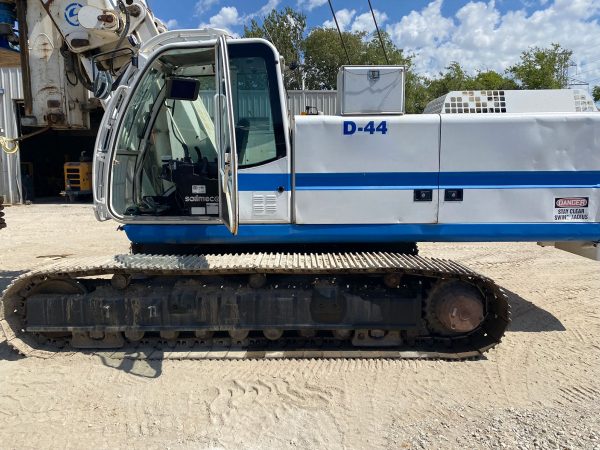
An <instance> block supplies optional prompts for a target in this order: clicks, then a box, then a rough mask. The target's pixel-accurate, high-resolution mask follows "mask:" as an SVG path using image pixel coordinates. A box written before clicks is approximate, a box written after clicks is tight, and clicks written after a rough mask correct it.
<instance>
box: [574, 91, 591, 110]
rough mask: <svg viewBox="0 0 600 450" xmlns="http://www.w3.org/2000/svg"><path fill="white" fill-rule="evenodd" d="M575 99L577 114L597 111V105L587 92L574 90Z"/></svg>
mask: <svg viewBox="0 0 600 450" xmlns="http://www.w3.org/2000/svg"><path fill="white" fill-rule="evenodd" d="M573 98H574V99H575V111H577V112H591V111H596V105H594V101H593V100H592V99H591V98H590V96H589V95H588V94H587V92H585V91H582V90H581V89H575V90H573Z"/></svg>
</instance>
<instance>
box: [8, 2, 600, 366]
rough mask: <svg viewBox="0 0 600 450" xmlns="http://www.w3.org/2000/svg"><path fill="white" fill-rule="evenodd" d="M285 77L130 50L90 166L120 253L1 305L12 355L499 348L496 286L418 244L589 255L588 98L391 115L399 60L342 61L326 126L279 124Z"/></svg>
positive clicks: (205, 43) (596, 166)
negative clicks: (508, 246) (62, 350)
mask: <svg viewBox="0 0 600 450" xmlns="http://www.w3.org/2000/svg"><path fill="white" fill-rule="evenodd" d="M111 14H113V15H114V17H115V18H118V17H121V16H120V15H119V13H118V12H113V13H111ZM115 20H116V19H115ZM120 20H123V18H122V17H121V19H120ZM111 24H112V22H111ZM113 26H114V27H117V24H113ZM121 62H122V57H121ZM123 67H125V66H123ZM282 72H283V70H282V60H281V58H280V56H279V54H278V52H277V50H276V49H275V48H274V47H273V46H272V45H271V44H270V43H269V42H267V41H264V40H261V39H231V38H229V37H228V36H227V35H226V34H225V33H224V32H222V31H219V30H190V31H172V32H166V33H163V34H160V35H158V36H155V37H153V38H152V39H150V40H148V41H147V42H145V43H144V44H143V46H142V47H141V48H140V49H139V51H138V52H136V55H135V58H134V59H132V63H131V64H130V65H129V66H128V67H127V69H126V70H124V72H123V73H122V74H121V75H122V76H121V78H120V86H119V87H118V88H117V89H116V91H114V92H113V93H112V96H111V100H110V102H109V103H108V106H107V109H106V113H105V115H104V119H103V122H102V124H101V127H100V129H99V132H98V137H97V141H96V149H95V155H94V176H95V179H94V189H93V190H94V202H95V213H96V216H97V218H98V219H99V220H107V219H115V220H117V221H118V222H120V223H122V224H123V229H124V230H125V232H126V233H127V236H128V237H129V239H130V240H131V242H132V250H133V251H132V254H130V255H117V256H109V257H107V258H92V259H88V260H84V261H73V262H70V263H69V264H67V265H64V264H63V265H61V266H60V267H54V268H48V269H40V270H37V271H36V272H34V273H32V274H26V275H23V276H22V277H20V278H19V279H17V280H16V281H15V282H14V283H13V285H12V286H11V287H9V289H8V290H7V291H6V292H5V294H4V297H3V299H2V306H3V308H2V309H1V310H0V326H1V327H2V328H3V329H4V331H5V334H7V335H9V334H10V339H9V341H10V342H11V345H14V346H15V347H16V348H18V349H19V350H20V351H21V352H23V353H26V354H27V353H29V352H32V351H39V350H40V347H42V350H48V349H50V350H52V349H53V346H55V345H56V343H57V342H58V343H59V344H60V345H71V346H72V347H75V348H98V347H102V348H120V347H124V346H128V345H137V344H138V343H140V342H144V343H148V342H150V343H151V344H152V345H154V346H161V345H168V346H171V347H173V346H177V345H179V344H180V343H183V344H184V345H185V346H186V347H185V348H186V351H189V350H190V349H196V348H201V349H202V351H203V352H204V353H203V354H211V353H210V351H209V350H213V349H214V348H215V347H216V348H217V349H219V354H223V348H224V347H226V348H228V349H230V348H231V347H233V348H234V351H233V354H234V355H235V357H243V356H248V357H252V358H256V357H262V356H269V355H271V356H275V357H285V356H291V357H317V356H327V357H332V356H333V357H336V356H344V357H347V356H352V357H380V356H385V357H405V356H411V357H414V356H418V357H433V358H458V359H460V358H468V357H473V356H477V355H480V354H482V353H483V352H485V351H487V350H489V349H490V348H492V347H493V346H495V345H496V344H498V343H499V342H500V340H501V338H502V336H503V334H504V331H505V329H506V327H507V325H508V323H509V322H510V311H509V310H510V305H509V301H508V298H507V295H506V292H505V291H504V290H502V289H501V288H500V287H498V286H497V285H496V284H495V283H494V282H493V281H491V280H489V279H487V278H485V277H482V276H480V275H478V274H476V273H474V272H472V271H470V270H469V269H468V268H466V267H464V266H461V265H459V264H456V263H454V262H450V261H440V260H436V259H426V258H421V257H419V256H417V249H416V245H415V243H417V242H422V241H449V242H475V241H532V242H540V243H543V244H544V245H556V246H557V247H559V248H563V249H565V250H568V251H572V252H575V253H579V254H582V255H585V256H588V257H590V258H593V259H597V260H598V259H600V251H599V249H598V242H599V241H600V192H599V188H600V151H599V146H600V115H599V114H598V112H596V111H595V108H594V107H593V104H591V103H590V100H589V97H588V96H586V95H584V94H582V93H581V92H574V91H540V92H528V91H522V92H509V91H466V92H460V93H450V94H449V95H448V96H447V97H444V98H442V99H438V100H436V101H434V102H432V104H431V105H429V107H428V109H427V113H426V114H422V115H405V114H403V111H404V68H402V67H393V66H392V67H390V66H385V67H361V66H357V67H352V66H350V67H344V68H342V69H341V72H340V82H339V84H340V89H339V91H338V96H339V99H338V110H339V114H338V115H335V116H325V115H320V114H315V115H306V116H296V117H289V116H288V113H287V107H286V98H285V97H286V93H285V90H284V88H283V80H282ZM109 78H110V77H109V76H108V75H107V74H102V73H100V74H99V75H98V77H97V79H96V80H97V81H102V80H107V79H109ZM96 84H97V85H98V83H96ZM100 91H102V89H100V90H99V92H100ZM535 104H538V105H540V107H539V108H537V107H534V106H532V105H535ZM536 111H539V112H536ZM371 350H376V351H375V352H371ZM406 351H408V353H406ZM225 353H227V352H225ZM240 355H241V356H240Z"/></svg>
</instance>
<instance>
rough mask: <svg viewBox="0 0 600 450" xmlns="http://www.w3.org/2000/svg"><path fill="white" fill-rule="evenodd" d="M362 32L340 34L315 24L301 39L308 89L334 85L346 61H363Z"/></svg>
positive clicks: (329, 87) (363, 45)
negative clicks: (306, 35)
mask: <svg viewBox="0 0 600 450" xmlns="http://www.w3.org/2000/svg"><path fill="white" fill-rule="evenodd" d="M364 37H365V33H350V32H343V33H342V38H343V40H344V45H345V46H346V49H347V51H348V57H346V52H345V50H344V47H343V46H342V43H341V42H340V36H339V35H338V32H337V30H336V29H334V28H315V29H314V30H312V31H311V32H310V34H309V35H308V37H307V38H306V40H305V41H304V51H305V53H304V72H305V76H306V88H307V89H326V90H330V89H335V88H336V86H337V74H338V70H339V68H340V67H341V66H343V65H346V64H362V62H363V61H364V60H365V59H366V55H365V53H366V48H365V44H364V43H363V38H364Z"/></svg>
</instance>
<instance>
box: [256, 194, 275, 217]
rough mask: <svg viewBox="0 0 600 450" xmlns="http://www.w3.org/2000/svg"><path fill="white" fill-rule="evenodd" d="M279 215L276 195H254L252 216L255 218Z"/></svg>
mask: <svg viewBox="0 0 600 450" xmlns="http://www.w3.org/2000/svg"><path fill="white" fill-rule="evenodd" d="M276 213H277V196H276V195H275V194H266V195H264V194H253V195H252V214H253V215H255V216H265V215H267V216H268V215H273V214H276Z"/></svg>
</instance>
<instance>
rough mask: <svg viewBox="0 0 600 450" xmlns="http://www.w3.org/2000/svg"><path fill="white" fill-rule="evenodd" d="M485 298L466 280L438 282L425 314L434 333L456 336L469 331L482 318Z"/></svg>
mask: <svg viewBox="0 0 600 450" xmlns="http://www.w3.org/2000/svg"><path fill="white" fill-rule="evenodd" d="M484 301H485V300H484V298H483V295H482V294H481V292H480V291H479V290H478V289H477V288H476V287H474V286H472V285H470V284H468V283H465V282H463V281H458V280H452V281H442V282H439V283H438V284H437V285H436V286H435V287H434V288H433V290H432V291H431V294H430V295H429V298H428V299H427V307H426V318H427V322H428V325H429V329H430V330H431V331H432V332H434V333H435V334H439V335H442V336H453V335H458V334H464V333H469V332H471V331H473V330H475V329H477V327H479V326H480V325H481V323H482V322H483V319H484V316H485V311H484Z"/></svg>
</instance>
